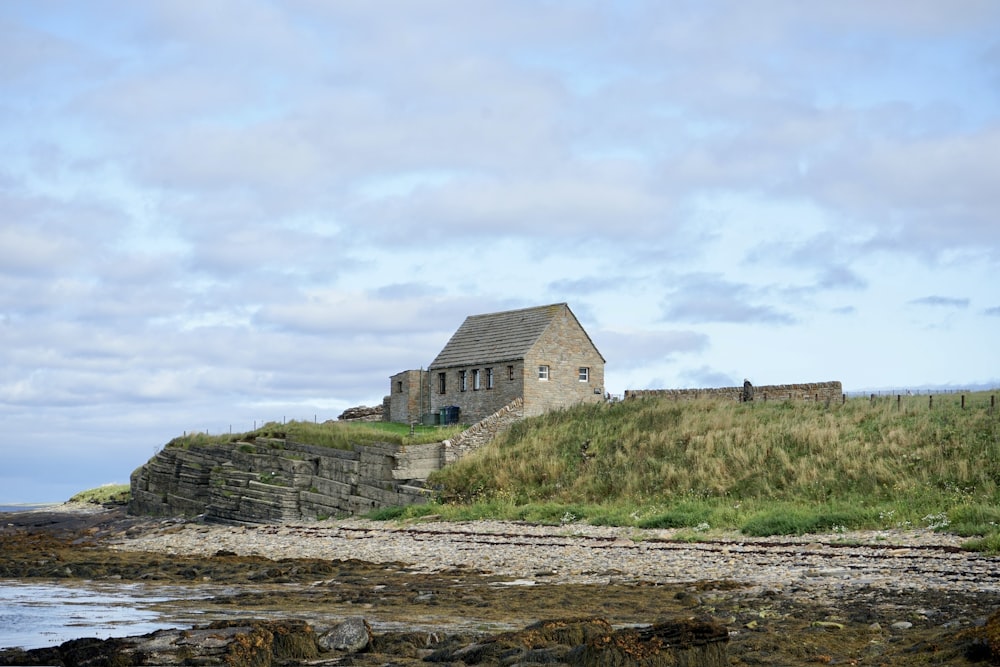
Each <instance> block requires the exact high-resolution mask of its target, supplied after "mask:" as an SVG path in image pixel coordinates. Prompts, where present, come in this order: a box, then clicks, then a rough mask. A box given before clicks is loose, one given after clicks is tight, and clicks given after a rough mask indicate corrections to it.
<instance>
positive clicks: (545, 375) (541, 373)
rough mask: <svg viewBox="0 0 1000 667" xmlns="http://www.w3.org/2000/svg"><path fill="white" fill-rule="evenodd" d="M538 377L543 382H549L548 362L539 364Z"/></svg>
mask: <svg viewBox="0 0 1000 667" xmlns="http://www.w3.org/2000/svg"><path fill="white" fill-rule="evenodd" d="M538 379H539V380H540V381H542V382H548V380H549V366H548V364H541V365H539V366H538Z"/></svg>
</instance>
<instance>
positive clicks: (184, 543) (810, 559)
mask: <svg viewBox="0 0 1000 667" xmlns="http://www.w3.org/2000/svg"><path fill="white" fill-rule="evenodd" d="M673 534H674V531H667V530H639V529H634V528H627V527H626V528H623V527H607V526H589V525H584V524H571V525H566V526H538V525H532V524H523V523H516V522H500V521H474V522H462V523H447V522H423V523H422V522H415V523H407V524H396V523H389V522H375V521H369V520H366V519H343V520H327V521H322V522H314V523H303V524H294V525H293V524H282V525H267V526H227V525H206V524H201V523H196V522H190V523H185V524H183V525H179V526H178V525H172V526H167V527H164V528H156V527H152V528H150V529H147V530H145V531H139V532H133V533H131V534H128V535H122V536H121V537H120V538H119V539H118V540H117V541H116V542H115V543H114V544H111V545H109V546H111V548H116V549H121V550H130V551H152V552H160V553H166V554H190V555H203V556H208V555H212V554H215V553H217V552H219V551H227V552H232V553H235V554H238V555H259V556H264V557H267V558H271V559H281V558H323V559H328V560H338V559H357V560H362V561H367V562H373V563H406V564H407V565H408V566H409V567H410V568H411V569H413V570H414V571H424V572H439V571H444V570H448V569H452V568H466V569H469V570H470V571H477V572H485V573H490V574H493V575H496V576H500V577H507V578H509V579H510V580H511V583H515V584H516V585H525V584H526V583H529V582H536V581H537V582H539V583H608V582H611V581H615V582H623V581H646V582H654V583H656V582H659V583H686V582H694V581H699V582H705V581H719V582H723V581H729V582H737V583H740V584H743V585H745V586H747V587H756V588H759V590H760V591H761V592H764V591H772V592H782V593H784V594H789V595H795V596H802V597H808V596H813V595H815V594H816V593H817V592H825V593H827V594H830V595H835V596H845V595H850V594H851V591H853V590H857V589H859V588H862V587H871V588H876V589H882V590H901V589H906V590H913V589H921V588H923V589H938V590H954V591H975V592H993V593H1000V580H998V579H997V577H995V576H994V574H995V572H996V571H997V567H998V564H1000V559H997V558H995V557H988V556H983V555H980V554H976V553H972V552H964V551H955V550H954V548H953V547H956V546H958V545H959V544H960V542H961V539H960V538H958V537H957V536H953V535H947V534H940V533H934V532H932V531H929V530H927V531H912V530H911V531H898V532H890V531H878V532H877V533H875V532H872V533H863V532H855V533H846V534H844V533H838V534H836V535H831V536H817V535H811V536H806V537H804V538H789V537H784V536H783V537H771V538H753V539H751V538H748V537H746V536H743V535H739V534H724V533H718V534H712V535H709V536H706V541H704V542H687V541H672V540H671V538H672V536H673ZM936 547H939V548H936ZM900 623H905V622H900ZM892 627H893V629H897V628H896V625H893V626H892Z"/></svg>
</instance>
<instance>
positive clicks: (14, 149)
mask: <svg viewBox="0 0 1000 667" xmlns="http://www.w3.org/2000/svg"><path fill="white" fill-rule="evenodd" d="M0 148H2V154H3V160H0V424H2V426H3V430H4V439H3V440H4V444H3V445H2V449H3V456H4V465H3V466H2V467H0V502H49V501H60V500H65V499H66V498H68V497H69V496H70V495H72V494H73V493H75V492H77V491H80V490H83V489H88V488H92V487H95V486H99V485H102V484H107V483H126V482H128V480H129V475H130V473H131V472H132V471H133V470H134V469H135V468H137V467H139V466H140V465H142V464H143V463H145V462H146V461H147V460H148V459H149V458H150V457H151V456H153V455H154V454H155V452H156V451H158V450H159V449H160V448H161V447H162V446H163V445H164V444H165V443H166V442H168V441H169V440H170V439H171V438H173V437H175V436H178V435H181V434H183V433H185V432H191V431H205V432H209V433H226V432H228V431H229V430H232V431H234V432H243V431H248V430H251V429H252V428H253V427H254V426H255V425H257V426H259V425H260V424H261V423H263V422H265V421H281V420H291V419H307V420H318V421H324V420H327V419H335V418H336V417H337V415H339V414H340V412H341V411H343V410H344V409H345V408H347V407H351V406H357V405H376V404H379V403H380V402H381V400H382V397H383V396H384V395H385V394H387V393H388V391H389V376H391V375H392V374H394V373H396V372H399V371H401V370H406V369H415V368H421V367H425V366H426V365H428V364H429V363H430V362H431V361H432V360H433V358H434V357H435V356H436V354H437V352H438V351H440V349H441V348H442V347H443V346H444V344H445V343H446V342H447V340H448V338H449V337H450V336H451V334H452V333H454V331H455V330H456V329H457V328H458V326H459V325H460V324H461V323H462V321H463V320H464V318H465V317H466V316H468V315H474V314H481V313H490V312H496V311H501V310H508V309H513V308H522V307H530V306H537V305H543V304H549V303H559V302H566V303H568V304H569V305H570V308H571V309H572V310H573V312H574V313H575V314H576V316H577V318H578V319H579V320H580V322H581V324H583V326H584V328H585V329H586V330H587V331H588V333H589V334H590V336H591V338H592V339H593V341H594V343H595V344H596V346H597V347H598V349H599V350H600V352H601V353H602V355H603V356H604V357H605V359H606V361H607V366H606V383H607V387H606V390H607V391H608V392H610V393H612V394H621V393H623V392H624V391H625V390H626V389H645V388H684V387H717V386H732V385H737V384H742V382H743V380H744V378H747V379H750V380H751V381H752V382H753V383H754V384H757V385H761V384H784V383H793V382H812V381H827V380H840V381H841V382H842V383H843V385H844V388H845V390H847V391H861V390H869V389H876V388H900V387H906V388H919V387H931V386H933V387H952V388H965V387H978V388H993V387H1000V352H998V343H997V342H998V340H1000V289H998V276H1000V219H998V217H1000V176H998V175H1000V3H996V2H994V1H993V0H951V1H950V2H947V3H944V2H940V1H938V0H934V1H929V0H910V1H908V2H905V3H904V2H893V1H886V2H872V1H871V0H843V1H841V2H836V3H802V2H797V1H794V0H788V1H785V0H732V1H713V0H708V1H704V2H701V1H699V2H691V1H682V0H676V1H675V0H664V1H660V0H653V1H649V2H642V1H635V2H632V1H622V2H614V1H602V2H589V1H586V0H581V1H579V2H555V1H542V0H538V1H528V0H481V1H473V2H469V1H468V0H426V1H417V2H410V1H405V2H404V1H398V2H390V1H380V0H363V1H360V0H359V1H352V0H338V1H337V2H328V1H320V0H284V1H281V2H278V1H268V0H213V1H212V2H208V3H206V2H203V1H201V0H144V1H143V2H132V1H130V0H117V1H105V0H89V1H88V2H86V3H82V2H68V1H58V2H57V1H51V0H23V1H22V0H7V1H5V2H2V3H0Z"/></svg>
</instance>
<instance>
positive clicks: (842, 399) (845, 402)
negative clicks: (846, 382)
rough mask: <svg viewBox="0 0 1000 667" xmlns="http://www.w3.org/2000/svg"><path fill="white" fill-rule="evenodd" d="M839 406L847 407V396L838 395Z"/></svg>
mask: <svg viewBox="0 0 1000 667" xmlns="http://www.w3.org/2000/svg"><path fill="white" fill-rule="evenodd" d="M840 404H841V405H847V394H841V395H840Z"/></svg>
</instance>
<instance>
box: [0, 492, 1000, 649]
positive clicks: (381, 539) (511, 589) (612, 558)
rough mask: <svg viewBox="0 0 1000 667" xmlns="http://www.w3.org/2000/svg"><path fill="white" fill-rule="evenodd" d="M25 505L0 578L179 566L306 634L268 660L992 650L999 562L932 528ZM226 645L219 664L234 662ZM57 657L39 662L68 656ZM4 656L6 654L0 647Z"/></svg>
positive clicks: (229, 611)
mask: <svg viewBox="0 0 1000 667" xmlns="http://www.w3.org/2000/svg"><path fill="white" fill-rule="evenodd" d="M71 515H72V513H70V514H66V513H65V512H64V513H63V516H64V517H70V516H71ZM35 516H36V521H35V523H34V525H30V524H31V522H30V521H28V520H25V519H20V520H19V521H20V523H18V522H14V523H9V525H8V526H6V527H4V528H3V530H0V547H3V553H2V554H0V555H2V556H3V559H2V562H0V575H2V576H3V577H7V578H10V577H16V578H24V577H59V576H67V577H72V576H82V577H85V578H91V579H121V580H123V581H143V582H160V581H170V582H178V581H181V582H186V583H187V584H188V585H191V586H192V587H195V588H196V590H198V591H200V595H199V598H200V599H198V600H192V601H190V602H189V603H188V604H187V606H186V607H185V608H186V609H187V610H188V611H190V610H192V609H194V608H195V607H197V610H198V612H199V613H202V614H203V615H204V617H205V618H206V619H207V620H214V622H216V623H221V624H223V626H225V627H226V628H230V629H231V628H233V627H242V628H250V629H245V631H237V630H227V631H226V632H222V631H221V630H219V629H218V628H216V630H219V631H218V632H215V635H218V636H222V635H225V634H226V633H227V632H228V636H232V637H235V636H237V635H239V636H242V637H246V636H251V635H252V636H258V638H259V637H263V636H270V637H271V638H272V640H271V643H270V645H272V646H273V645H274V641H273V638H274V637H275V636H276V634H275V633H277V634H278V635H280V631H279V630H278V629H276V628H275V627H272V626H266V624H267V623H271V624H273V623H279V624H280V623H285V624H287V627H286V625H281V627H284V628H286V630H285V631H287V632H289V633H292V635H295V636H299V635H302V633H305V634H304V635H303V636H302V637H300V639H301V642H302V643H300V644H298V643H295V642H292V644H295V645H296V646H298V647H299V648H300V649H301V648H302V646H306V647H311V648H308V650H305V649H303V650H305V653H302V654H301V655H298V654H297V655H298V657H294V656H291V655H283V654H282V655H279V654H277V653H274V654H273V655H271V657H270V658H269V660H270V662H268V663H267V664H279V663H287V664H304V663H307V662H309V663H320V662H329V661H331V660H333V661H336V663H335V664H359V665H360V664H372V665H374V664H417V663H418V662H421V661H425V660H433V661H436V662H444V663H448V664H518V663H520V664H531V663H532V662H533V661H534V662H535V663H537V662H542V661H545V662H549V663H555V664H737V665H739V664H789V665H792V664H808V663H813V664H859V665H860V664H871V665H880V664H892V665H908V664H913V665H916V664H921V665H922V664H973V663H975V662H980V663H983V662H985V663H989V662H990V661H1000V616H998V615H997V614H996V612H997V610H998V609H1000V560H998V559H997V558H994V557H986V556H982V555H978V554H974V553H969V552H964V551H962V550H961V549H960V548H959V543H960V540H959V539H957V538H956V537H954V536H950V535H947V534H939V533H934V532H931V531H884V532H866V533H836V534H831V535H821V536H817V535H813V536H807V537H802V538H795V539H787V538H768V539H748V538H746V537H745V536H741V535H738V534H724V533H715V532H712V531H706V532H704V533H699V534H697V535H696V537H697V538H698V541H689V540H690V538H691V537H692V533H691V531H685V532H680V533H679V532H677V531H640V530H635V529H630V528H608V527H594V526H587V525H583V524H578V523H568V524H566V525H562V526H556V527H546V526H534V525H527V524H521V523H508V522H489V521H481V522H470V523H446V522H437V521H433V520H425V521H421V522H415V523H408V524H405V525H404V524H396V523H385V522H371V521H366V520H359V519H350V520H338V521H322V522H308V523H300V524H294V525H291V524H285V525H253V526H232V525H213V524H205V523H202V522H199V521H197V520H181V519H166V520H151V519H148V518H146V519H140V518H136V517H126V516H124V515H123V513H122V512H121V511H120V510H116V511H110V510H105V511H103V512H97V513H95V514H93V515H90V516H88V515H84V514H75V515H72V516H73V517H75V518H73V519H72V520H71V519H70V518H64V519H63V520H62V521H60V520H59V519H58V518H53V519H51V520H40V519H38V517H41V516H42V515H41V514H36V515H35ZM51 516H52V517H57V516H58V513H55V514H52V515H51ZM680 538H683V539H680ZM42 540H48V542H45V543H44V544H42ZM60 540H61V541H60ZM60 544H63V545H65V549H64V550H63V549H62V548H61V547H59V546H58V545H60ZM36 547H37V548H38V549H39V550H41V551H42V552H44V553H45V554H47V555H48V560H47V563H48V564H47V565H41V566H39V565H38V562H39V560H40V559H39V558H38V556H37V552H32V549H35V548H36ZM17 554H21V555H22V556H20V557H19V556H18V555H17ZM192 597H193V596H192ZM181 606H183V605H181ZM251 619H255V620H251ZM348 619H354V621H353V622H354V624H355V629H356V628H357V624H358V622H359V621H358V619H361V621H360V622H361V623H362V627H364V628H367V630H366V631H365V632H364V633H360V634H364V635H365V637H364V641H363V642H361V643H360V644H358V645H355V646H353V647H352V648H351V649H350V650H347V649H332V648H329V644H327V645H326V646H327V648H324V645H323V643H322V641H320V639H319V638H320V637H323V636H326V635H327V633H329V632H331V631H333V630H335V629H337V628H339V627H340V626H341V625H342V624H343V623H345V622H347V621H348ZM241 623H242V624H243V625H240V624H241ZM254 623H257V625H254ZM260 623H265V626H261V625H260ZM234 624H235V625H234ZM295 624H304V625H301V626H299V625H295ZM220 627H222V626H220ZM253 628H257V629H256V630H253ZM261 628H263V629H261ZM293 628H299V630H295V631H294V632H293ZM302 628H308V630H304V629H302ZM545 628H548V629H545ZM186 632H187V633H188V634H187V636H188V638H190V637H192V636H194V635H191V634H190V633H191V632H195V630H188V631H186ZM198 632H202V631H201V630H199V631H198ZM241 632H242V634H241ZM255 632H256V633H257V634H256V635H255V634H254V633H255ZM247 633H249V635H248V634H247ZM268 633H270V634H269V635H268ZM622 633H625V634H622ZM356 634H357V633H356ZM208 635H213V633H212V632H211V631H207V634H206V636H208ZM213 636H214V635H213ZM289 636H291V635H289ZM668 637H669V638H672V639H669V640H668V639H666V638H668ZM175 639H176V637H175ZM137 641H138V640H137ZM150 641H152V640H151V639H150ZM185 641H186V644H185V646H186V647H187V648H186V649H185V651H191V650H192V649H191V641H190V640H189V639H188V640H185ZM233 641H235V640H233ZM323 641H325V640H323ZM156 642H157V643H156V645H157V646H160V645H165V644H170V642H169V641H167V639H166V638H165V637H157V638H156ZM991 642H992V643H991ZM175 643H176V642H175ZM182 643H183V642H182ZM263 644H268V642H266V641H265V642H263ZM277 645H278V646H279V647H280V646H284V644H282V643H281V642H278V644H277ZM487 645H488V647H489V649H488V650H487V649H486V648H482V647H483V646H487ZM135 646H136V644H135V643H133V645H132V648H131V649H127V650H129V651H132V652H131V653H129V655H130V656H132V657H130V658H129V660H130V661H131V662H130V663H129V664H151V663H148V662H136V660H135V655H136V654H137V653H138V654H142V655H145V653H143V652H142V650H139V649H136V648H135ZM404 647H405V648H404ZM477 647H478V648H477ZM597 647H605V648H608V647H617V648H614V650H613V651H612V652H611V653H606V652H602V651H599V650H597ZM119 650H121V651H125V650H126V649H124V648H121V647H119ZM220 650H221V649H218V647H217V648H216V654H215V655H216V658H215V659H216V660H217V661H219V664H221V662H228V663H229V664H234V662H233V660H231V659H230V658H225V657H224V656H223V657H219V656H222V653H220V652H219V651H220ZM226 650H229V649H226ZM296 650H298V649H296ZM539 651H540V652H539ZM147 652H148V651H147ZM98 653H99V652H98ZM226 655H229V654H226ZM532 656H534V657H532ZM57 658H58V656H54V655H53V654H51V653H50V654H49V655H48V656H47V659H48V660H49V662H44V663H37V662H36V663H34V664H70V663H68V662H65V661H63V662H61V663H56V662H51V660H54V659H57ZM640 658H641V659H640ZM17 659H18V660H19V662H18V663H17V664H30V663H26V662H24V659H25V655H24V654H23V653H22V655H20V656H17ZM59 659H61V658H59ZM157 659H158V660H160V664H163V660H164V659H165V657H164V654H159V655H158V657H157ZM205 659H206V660H207V662H204V661H203V663H202V664H214V663H213V662H212V660H210V659H208V658H205ZM255 659H259V656H258V658H255ZM543 659H544V660H543ZM679 661H680V662H679ZM685 661H686V662H685ZM0 664H11V663H10V662H9V661H8V662H4V658H3V656H0ZM73 664H82V663H73ZM89 664H99V663H89ZM260 664H263V663H260ZM331 664H333V663H331Z"/></svg>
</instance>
